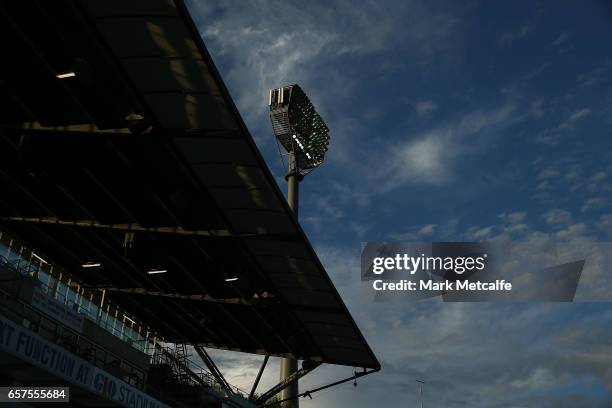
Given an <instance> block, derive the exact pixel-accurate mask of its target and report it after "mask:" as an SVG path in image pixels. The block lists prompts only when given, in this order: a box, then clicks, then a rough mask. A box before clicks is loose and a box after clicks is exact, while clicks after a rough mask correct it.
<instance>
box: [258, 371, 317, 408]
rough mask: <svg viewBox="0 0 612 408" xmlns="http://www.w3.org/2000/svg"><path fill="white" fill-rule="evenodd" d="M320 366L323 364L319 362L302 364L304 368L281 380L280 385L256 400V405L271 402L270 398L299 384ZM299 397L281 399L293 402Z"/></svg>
mask: <svg viewBox="0 0 612 408" xmlns="http://www.w3.org/2000/svg"><path fill="white" fill-rule="evenodd" d="M294 361H296V360H294ZM305 363H306V362H305ZM320 365H321V363H320V362H319V361H310V364H302V368H300V369H299V370H297V371H294V372H292V373H291V374H290V375H288V376H287V377H285V378H284V379H281V381H280V382H279V383H278V384H276V385H275V386H274V387H272V388H270V389H269V390H268V391H266V392H265V393H264V394H262V395H261V396H260V397H259V398H257V399H256V400H255V403H256V404H257V405H261V404H263V403H265V402H266V401H267V400H269V399H270V398H272V397H273V396H275V395H276V394H278V393H279V392H281V391H283V390H284V389H287V387H290V386H292V385H295V384H297V382H298V380H299V379H300V378H302V377H304V376H305V375H306V374H308V373H310V372H311V371H313V370H314V369H315V368H317V367H318V366H320ZM304 366H306V367H304ZM297 397H298V394H297V393H296V394H295V395H290V396H288V397H285V398H283V397H281V398H283V401H292V400H295V399H296V398H297Z"/></svg>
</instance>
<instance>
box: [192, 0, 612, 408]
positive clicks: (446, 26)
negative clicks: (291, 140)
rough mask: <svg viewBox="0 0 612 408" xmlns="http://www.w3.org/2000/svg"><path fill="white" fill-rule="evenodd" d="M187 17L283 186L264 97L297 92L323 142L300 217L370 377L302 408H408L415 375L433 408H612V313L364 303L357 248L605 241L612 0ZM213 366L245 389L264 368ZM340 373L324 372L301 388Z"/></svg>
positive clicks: (232, 356)
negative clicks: (373, 360) (362, 343)
mask: <svg viewBox="0 0 612 408" xmlns="http://www.w3.org/2000/svg"><path fill="white" fill-rule="evenodd" d="M188 5H189V9H190V11H191V14H192V16H193V18H194V20H195V21H196V24H197V26H198V29H199V30H200V33H201V35H202V37H203V38H204V42H205V44H206V46H207V47H208V49H209V51H210V53H211V54H212V57H213V59H214V61H215V63H216V65H217V67H218V68H219V70H220V72H221V75H222V77H223V78H224V81H225V83H226V85H227V87H228V89H229V91H230V93H231V95H232V97H233V98H234V100H235V102H236V104H237V106H238V109H239V111H240V113H241V115H242V116H243V118H244V120H245V122H246V124H247V126H248V128H249V130H250V131H251V134H252V136H253V137H254V139H255V141H256V143H257V145H258V147H259V149H260V150H261V152H262V154H263V156H264V158H265V160H266V162H267V163H268V166H269V167H270V169H271V170H272V172H273V174H274V175H275V177H276V178H277V181H278V183H279V185H280V186H281V189H283V190H284V189H285V181H284V179H283V176H284V170H283V166H282V162H281V156H280V154H279V150H278V147H277V144H276V142H275V140H274V137H273V134H272V130H271V126H270V122H269V117H268V112H267V109H268V108H267V90H268V89H269V88H274V87H279V86H283V85H289V84H293V83H298V84H300V86H301V87H302V88H303V89H304V90H305V92H306V93H307V94H308V96H309V97H310V99H311V100H312V101H313V103H314V104H315V106H316V108H317V110H318V112H319V113H320V114H321V116H322V117H323V118H324V120H325V121H326V122H327V124H328V126H329V128H330V135H331V144H330V148H329V152H328V153H327V156H326V162H325V163H324V164H323V166H321V167H320V168H318V169H316V170H315V171H313V172H312V173H311V174H310V175H308V176H307V177H306V178H305V180H304V181H303V182H302V183H301V194H300V198H301V203H300V222H301V224H302V226H303V228H304V230H305V231H306V233H307V235H308V237H309V239H310V241H311V242H312V244H313V245H314V247H315V249H316V250H317V253H318V255H319V257H320V258H321V260H322V262H323V264H324V266H325V267H326V269H327V272H328V273H329V275H330V276H331V278H332V280H333V281H334V283H335V285H336V287H337V288H338V290H339V292H340V294H341V295H342V297H343V299H344V300H345V302H346V304H347V306H348V307H349V310H350V311H351V313H352V314H353V316H354V318H355V320H356V322H357V324H358V325H359V327H360V328H361V330H362V332H363V334H364V336H365V337H366V339H367V340H368V342H369V344H370V345H371V347H372V348H373V350H374V352H375V353H376V355H377V357H378V358H379V360H380V362H381V364H382V367H383V369H382V371H381V372H380V373H377V374H374V375H371V376H369V377H365V378H364V379H361V380H359V381H358V386H357V387H354V386H353V385H352V383H348V384H346V385H344V386H340V387H338V388H334V389H333V390H332V391H329V392H327V391H325V392H322V393H321V394H314V395H313V400H312V401H310V400H302V406H303V407H306V408H308V407H338V406H352V407H372V406H377V405H380V403H382V402H384V403H385V404H392V405H395V406H416V404H417V383H416V382H415V380H416V379H420V380H423V381H425V406H427V407H508V408H519V407H520V408H527V407H538V408H547V407H556V408H558V407H560V408H563V407H570V406H571V407H576V406H579V407H610V406H612V340H610V339H612V307H610V305H609V304H608V303H607V302H605V301H603V302H580V303H573V304H555V303H516V304H500V303H491V304H478V303H474V304H469V303H441V302H424V303H404V304H381V303H376V304H374V303H371V302H368V301H364V300H363V299H362V297H361V296H360V295H359V291H360V280H359V277H360V267H359V253H360V248H361V242H364V241H406V242H412V241H486V240H515V241H522V242H535V241H537V240H554V241H561V242H566V243H570V245H574V243H575V244H576V245H581V246H583V247H588V246H589V245H592V244H594V243H597V242H607V241H610V238H611V235H612V210H611V209H610V203H611V200H612V194H611V192H612V180H611V171H610V170H611V169H612V160H611V159H612V158H611V157H610V156H611V155H612V137H611V136H612V135H611V133H612V132H611V130H612V49H611V48H610V37H611V35H612V24H611V23H612V3H610V2H606V1H595V0H585V1H582V2H566V1H512V2H510V1H496V2H485V1H474V2H468V1H466V2H460V1H438V0H433V1H418V0H388V1H379V2H376V1H359V2H355V1H349V0H328V1H309V2H297V1H289V0H286V1H272V0H270V1H266V0H253V1H248V2H247V1H243V0H224V1H218V2H208V1H200V0H190V1H189V3H188ZM587 264H589V261H587ZM591 266H592V265H591ZM600 269H601V265H600ZM600 272H601V273H603V272H605V265H604V270H603V272H602V271H600ZM596 286H597V282H596V281H594V280H592V281H591V282H590V284H589V285H587V286H585V287H584V288H583V293H584V292H585V291H589V290H591V289H590V288H593V287H596ZM610 288H611V290H612V286H610ZM579 292H580V287H579ZM601 295H602V293H601V291H600V296H599V299H600V300H608V299H609V297H612V296H609V297H607V296H608V295H612V293H610V291H608V290H607V289H606V290H605V291H604V293H603V296H601ZM587 298H588V296H587ZM215 355H216V356H217V358H218V360H219V362H220V366H221V369H222V371H223V372H224V373H226V376H227V377H228V379H229V380H230V382H232V383H234V384H236V385H238V386H241V387H243V388H244V389H247V390H248V389H249V388H250V384H251V383H252V381H253V378H254V376H255V375H256V372H257V368H258V365H259V363H260V361H261V359H262V358H261V357H258V356H250V355H246V354H236V353H222V352H217V353H215ZM277 367H278V361H276V360H275V361H273V362H272V365H271V366H270V367H269V369H268V370H267V371H266V373H265V375H264V378H263V380H262V385H261V389H264V388H266V386H271V385H273V384H274V383H275V382H276V380H277V376H278V369H277ZM351 373H352V369H351V368H348V367H322V368H319V369H317V370H316V371H315V372H314V373H313V374H311V375H310V376H309V377H310V378H309V377H306V379H305V380H304V381H302V382H301V384H300V387H301V390H305V389H309V388H312V387H314V386H317V385H321V384H325V383H326V382H327V381H331V380H335V379H338V378H340V377H342V376H349V375H351Z"/></svg>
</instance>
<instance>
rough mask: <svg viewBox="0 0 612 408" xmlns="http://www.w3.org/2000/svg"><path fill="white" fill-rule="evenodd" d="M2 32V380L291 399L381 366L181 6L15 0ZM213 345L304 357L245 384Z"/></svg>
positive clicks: (164, 396)
mask: <svg viewBox="0 0 612 408" xmlns="http://www.w3.org/2000/svg"><path fill="white" fill-rule="evenodd" d="M0 38H1V41H2V42H3V49H4V55H5V57H4V58H3V62H2V64H0V106H1V109H0V189H1V191H2V193H1V194H0V386H69V387H70V402H71V406H77V407H78V406H129V407H143V408H144V407H157V406H160V407H163V406H177V407H187V406H189V407H221V406H230V407H255V406H272V405H277V406H278V404H280V403H282V404H288V406H295V405H291V404H295V401H286V402H281V401H279V400H278V397H277V395H278V393H279V392H280V391H281V390H282V389H283V388H285V387H287V386H288V385H290V383H292V382H294V381H297V380H298V379H299V378H301V377H303V376H304V375H306V374H308V373H310V372H311V371H313V370H314V369H315V368H317V367H318V366H320V365H321V364H338V365H345V366H350V367H356V368H357V369H358V370H357V371H355V375H354V376H353V377H350V378H348V379H341V380H339V381H345V380H352V379H353V378H355V377H359V376H362V375H366V374H369V373H371V372H374V371H378V370H379V369H380V365H379V363H378V361H377V359H376V357H375V355H374V354H373V352H372V350H371V349H370V347H369V346H368V344H367V342H366V341H365V339H364V337H363V336H362V334H361V332H360V331H359V328H358V327H357V325H356V324H355V322H354V320H353V319H352V317H351V315H350V313H349V311H348V310H347V308H346V306H345V305H344V303H343V301H342V299H341V298H340V296H339V294H338V292H337V291H336V289H335V287H334V285H333V283H332V281H331V280H330V278H329V276H328V275H327V273H326V272H325V270H324V268H323V266H322V265H321V263H320V261H319V259H318V258H317V255H316V253H315V252H314V250H313V248H312V246H311V245H310V243H309V241H308V239H307V237H306V236H305V234H304V232H303V230H302V229H301V227H300V225H299V224H298V222H297V220H296V219H295V217H293V215H292V213H291V209H290V208H289V207H288V205H287V203H286V202H285V200H284V198H283V194H282V192H281V191H280V190H279V188H278V186H277V184H276V182H275V180H274V178H273V176H272V174H271V173H270V171H269V169H268V168H267V166H266V164H265V162H264V160H263V158H262V156H261V155H260V153H259V151H258V150H257V147H256V146H255V143H254V142H253V139H252V137H251V136H250V134H249V131H248V129H247V128H246V127H245V125H244V123H243V121H242V119H241V117H240V115H239V113H238V111H237V109H236V107H235V105H234V103H233V101H232V99H231V97H230V95H229V93H228V91H227V89H226V88H225V86H224V84H223V82H222V79H221V77H220V75H219V73H218V71H217V70H216V68H215V66H214V64H213V61H212V59H211V57H210V55H209V53H208V51H207V50H206V48H205V46H204V44H203V42H202V39H201V37H200V35H199V33H198V31H197V29H196V27H195V25H194V24H193V21H192V19H191V17H190V15H189V13H188V10H187V8H186V7H185V5H184V4H183V2H182V1H181V0H130V1H119V0H105V1H87V0H82V1H69V0H58V1H53V2H46V1H42V0H39V1H36V0H23V1H10V2H3V3H2V4H0ZM207 348H216V349H225V350H230V351H241V352H247V353H253V354H260V355H262V356H266V357H265V360H264V365H262V370H263V368H264V366H265V361H267V360H268V356H277V357H289V358H295V359H298V360H301V361H302V365H301V367H302V368H301V369H300V370H298V371H297V372H296V373H295V376H293V377H292V378H290V379H289V381H285V382H283V383H280V384H278V385H277V386H275V387H273V388H272V389H271V390H267V391H264V392H261V393H256V386H257V382H258V381H259V378H260V376H258V377H257V378H256V379H254V386H253V388H252V389H251V390H239V389H237V388H236V387H234V386H232V385H231V384H229V383H228V382H227V381H226V379H225V378H224V377H223V374H222V372H221V370H219V368H218V367H217V366H216V365H215V363H214V361H213V360H212V358H211V357H210V355H209V354H208V352H207V350H206V349H207ZM260 375H261V372H260ZM323 387H325V386H323ZM311 392H312V391H311ZM306 395H307V394H306ZM24 406H25V405H24Z"/></svg>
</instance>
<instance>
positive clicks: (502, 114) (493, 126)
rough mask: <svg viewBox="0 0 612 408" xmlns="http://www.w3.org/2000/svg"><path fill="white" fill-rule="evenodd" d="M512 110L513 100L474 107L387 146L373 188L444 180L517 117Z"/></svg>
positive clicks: (387, 187)
mask: <svg viewBox="0 0 612 408" xmlns="http://www.w3.org/2000/svg"><path fill="white" fill-rule="evenodd" d="M514 112H515V108H514V105H513V104H512V103H507V104H505V105H503V106H501V107H498V108H497V109H491V110H486V111H485V110H476V111H473V112H470V113H468V114H466V115H464V116H462V117H461V118H459V119H457V120H456V121H454V122H451V123H449V124H447V125H445V126H439V127H435V128H433V129H431V130H429V131H426V132H424V133H422V134H420V135H417V136H415V137H412V138H409V139H408V140H407V141H405V142H403V143H399V144H398V145H396V146H393V147H392V148H389V149H388V151H386V152H384V155H385V157H379V158H377V159H378V161H379V162H380V163H384V165H383V166H380V167H379V171H378V172H377V173H374V174H373V178H372V181H371V184H372V185H373V190H374V191H379V192H385V191H389V190H393V189H395V188H398V187H401V186H405V185H413V184H431V185H442V184H445V183H447V182H448V181H449V180H450V178H451V174H452V173H453V171H454V170H456V166H458V165H459V161H460V158H464V157H465V156H466V155H470V154H477V153H480V152H481V151H482V150H484V149H486V148H487V147H488V146H489V145H490V141H491V140H490V138H492V137H494V136H496V133H497V132H498V131H499V130H500V129H502V128H503V127H505V126H508V125H510V124H512V123H515V121H516V120H518V119H517V118H516V117H513V113H514ZM468 138H469V139H470V140H469V142H468V141H467V139H468Z"/></svg>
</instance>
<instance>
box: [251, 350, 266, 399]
mask: <svg viewBox="0 0 612 408" xmlns="http://www.w3.org/2000/svg"><path fill="white" fill-rule="evenodd" d="M268 358H270V356H269V355H267V354H266V357H264V360H263V362H262V363H261V367H260V368H259V372H258V373H257V377H256V378H255V382H254V383H253V388H251V393H250V394H249V401H252V400H253V395H255V390H256V389H257V386H258V385H259V380H260V379H261V375H262V374H263V371H264V369H265V368H266V364H267V363H268Z"/></svg>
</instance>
